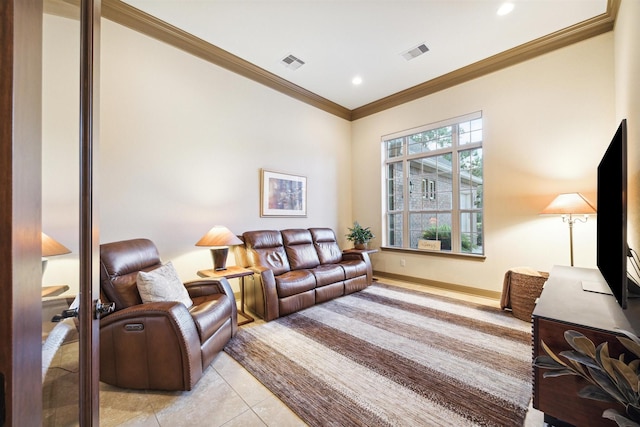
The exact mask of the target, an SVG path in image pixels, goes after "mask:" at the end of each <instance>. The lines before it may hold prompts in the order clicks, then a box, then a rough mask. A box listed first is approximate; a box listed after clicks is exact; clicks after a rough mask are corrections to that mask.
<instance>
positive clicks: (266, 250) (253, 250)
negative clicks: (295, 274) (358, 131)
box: [242, 230, 291, 276]
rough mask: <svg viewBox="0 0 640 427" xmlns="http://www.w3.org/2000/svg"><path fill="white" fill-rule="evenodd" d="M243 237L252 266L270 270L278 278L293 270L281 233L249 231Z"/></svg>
mask: <svg viewBox="0 0 640 427" xmlns="http://www.w3.org/2000/svg"><path fill="white" fill-rule="evenodd" d="M242 237H243V240H244V242H245V247H246V248H247V259H248V261H249V263H250V264H251V265H260V266H262V267H265V268H269V269H270V270H273V274H274V275H276V276H277V275H279V274H282V273H286V272H287V271H289V270H291V267H290V266H289V259H288V258H287V253H286V251H285V249H284V243H283V241H282V234H280V232H279V231H275V230H259V231H247V232H246V233H244V234H243V235H242Z"/></svg>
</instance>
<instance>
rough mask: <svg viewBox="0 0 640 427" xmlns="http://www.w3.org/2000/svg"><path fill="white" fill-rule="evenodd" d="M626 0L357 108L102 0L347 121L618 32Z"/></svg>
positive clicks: (158, 32) (105, 11)
mask: <svg viewBox="0 0 640 427" xmlns="http://www.w3.org/2000/svg"><path fill="white" fill-rule="evenodd" d="M620 2H621V0H608V1H607V10H606V12H605V13H603V14H601V15H598V16H596V17H593V18H591V19H588V20H586V21H583V22H580V23H578V24H576V25H573V26H571V27H568V28H565V29H562V30H560V31H556V32H554V33H551V34H549V35H546V36H544V37H540V38H538V39H536V40H533V41H531V42H528V43H525V44H522V45H519V46H516V47H514V48H512V49H509V50H506V51H504V52H501V53H498V54H496V55H493V56H491V57H489V58H486V59H483V60H481V61H478V62H476V63H473V64H471V65H468V66H466V67H463V68H460V69H458V70H455V71H452V72H450V73H448V74H445V75H442V76H440V77H437V78H435V79H432V80H429V81H426V82H424V83H421V84H419V85H416V86H413V87H411V88H409V89H405V90H403V91H400V92H397V93H395V94H393V95H389V96H387V97H384V98H382V99H379V100H377V101H374V102H371V103H369V104H366V105H363V106H362V107H358V108H355V109H353V110H349V109H348V108H345V107H343V106H341V105H339V104H336V103H335V102H332V101H330V100H328V99H326V98H323V97H321V96H319V95H317V94H315V93H313V92H311V91H308V90H306V89H304V88H302V87H300V86H298V85H296V84H293V83H291V82H289V81H287V80H285V79H283V78H281V77H279V76H276V75H275V74H273V73H270V72H268V71H267V70H265V69H263V68H260V67H258V66H256V65H254V64H251V63H250V62H248V61H245V60H244V59H242V58H240V57H238V56H235V55H233V54H232V53H230V52H227V51H226V50H223V49H221V48H219V47H217V46H215V45H213V44H211V43H208V42H206V41H204V40H202V39H200V38H198V37H196V36H194V35H192V34H189V33H187V32H186V31H183V30H181V29H179V28H177V27H174V26H172V25H170V24H168V23H166V22H164V21H162V20H160V19H158V18H155V17H154V16H152V15H149V14H147V13H145V12H143V11H141V10H139V9H136V8H134V7H132V6H130V5H128V4H126V3H124V2H122V1H120V0H102V16H103V17H104V18H106V19H109V20H110V21H113V22H115V23H118V24H120V25H123V26H125V27H127V28H130V29H132V30H134V31H137V32H140V33H142V34H145V35H147V36H149V37H152V38H154V39H156V40H159V41H162V42H164V43H167V44H169V45H171V46H173V47H176V48H178V49H181V50H183V51H185V52H187V53H190V54H192V55H194V56H197V57H199V58H201V59H204V60H205V61H208V62H210V63H212V64H215V65H218V66H220V67H222V68H225V69H227V70H229V71H232V72H234V73H236V74H239V75H241V76H243V77H246V78H248V79H251V80H253V81H256V82H258V83H260V84H263V85H265V86H267V87H269V88H271V89H274V90H276V91H278V92H281V93H283V94H285V95H288V96H291V97H292V98H295V99H297V100H298V101H301V102H304V103H306V104H309V105H312V106H314V107H316V108H318V109H320V110H323V111H325V112H327V113H330V114H333V115H335V116H337V117H340V118H343V119H345V120H350V121H354V120H358V119H361V118H364V117H367V116H370V115H372V114H375V113H379V112H381V111H384V110H387V109H389V108H393V107H397V106H398V105H402V104H405V103H407V102H411V101H414V100H416V99H419V98H422V97H425V96H427V95H431V94H433V93H436V92H439V91H441V90H444V89H448V88H450V87H453V86H456V85H459V84H461V83H465V82H468V81H470V80H473V79H476V78H478V77H482V76H484V75H487V74H489V73H493V72H495V71H498V70H501V69H503V68H506V67H510V66H512V65H515V64H518V63H520V62H523V61H527V60H529V59H532V58H535V57H537V56H540V55H544V54H546V53H549V52H552V51H554V50H556V49H560V48H563V47H566V46H569V45H571V44H573V43H577V42H580V41H583V40H587V39H589V38H591V37H595V36H598V35H600V34H604V33H607V32H609V31H612V30H613V28H614V25H615V20H616V17H617V14H618V10H619V8H620ZM65 3H66V4H67V5H68V4H75V5H77V4H78V0H45V12H47V13H52V14H58V15H67V16H68V15H69V8H68V7H66V6H65Z"/></svg>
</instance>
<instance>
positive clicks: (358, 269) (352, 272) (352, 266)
mask: <svg viewBox="0 0 640 427" xmlns="http://www.w3.org/2000/svg"><path fill="white" fill-rule="evenodd" d="M338 265H340V266H341V267H342V268H343V269H344V274H345V277H346V278H347V279H352V278H354V277H358V276H363V275H366V274H367V264H366V263H365V262H364V261H362V260H359V259H349V260H345V261H340V262H339V263H338Z"/></svg>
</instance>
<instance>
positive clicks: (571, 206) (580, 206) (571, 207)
mask: <svg viewBox="0 0 640 427" xmlns="http://www.w3.org/2000/svg"><path fill="white" fill-rule="evenodd" d="M540 213H541V214H543V215H562V221H563V222H566V223H567V224H569V257H570V259H571V266H572V267H573V224H575V223H576V221H579V222H586V221H587V219H588V218H589V217H588V216H587V215H589V214H594V213H596V208H594V207H593V205H592V204H591V202H589V201H588V200H587V199H586V198H585V197H584V196H583V195H582V194H580V193H564V194H558V195H557V196H556V198H555V199H553V201H551V203H549V205H548V206H547V207H546V208H544V209H543V210H542V212H540ZM573 215H584V218H583V219H580V218H574V217H573Z"/></svg>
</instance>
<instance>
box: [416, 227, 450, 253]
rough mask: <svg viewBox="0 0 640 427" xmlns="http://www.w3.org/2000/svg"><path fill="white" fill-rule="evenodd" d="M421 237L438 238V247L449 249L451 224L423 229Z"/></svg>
mask: <svg viewBox="0 0 640 427" xmlns="http://www.w3.org/2000/svg"><path fill="white" fill-rule="evenodd" d="M422 238H423V239H425V240H440V249H442V250H445V251H450V250H451V226H449V225H446V224H443V225H440V226H438V227H435V226H434V227H430V228H427V229H426V230H424V232H423V233H422Z"/></svg>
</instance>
